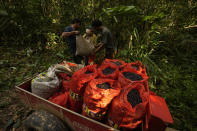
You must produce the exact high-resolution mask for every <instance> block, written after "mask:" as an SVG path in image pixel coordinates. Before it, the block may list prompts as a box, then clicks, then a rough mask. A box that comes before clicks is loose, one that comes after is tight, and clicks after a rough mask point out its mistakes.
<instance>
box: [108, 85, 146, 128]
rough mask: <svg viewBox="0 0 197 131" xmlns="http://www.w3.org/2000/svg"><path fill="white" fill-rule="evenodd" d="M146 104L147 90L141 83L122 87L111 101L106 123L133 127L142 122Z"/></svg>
mask: <svg viewBox="0 0 197 131" xmlns="http://www.w3.org/2000/svg"><path fill="white" fill-rule="evenodd" d="M147 104H148V92H147V91H146V90H145V88H144V85H143V84H142V83H137V82H136V83H134V84H132V85H128V86H127V88H124V89H123V90H122V91H121V93H120V95H119V96H117V97H116V98H115V99H114V100H113V101H112V105H111V108H110V110H109V113H108V124H109V125H110V126H112V127H114V128H120V127H121V128H126V129H134V128H136V127H137V126H138V125H139V124H140V123H142V121H143V119H144V117H145V113H146V108H147Z"/></svg>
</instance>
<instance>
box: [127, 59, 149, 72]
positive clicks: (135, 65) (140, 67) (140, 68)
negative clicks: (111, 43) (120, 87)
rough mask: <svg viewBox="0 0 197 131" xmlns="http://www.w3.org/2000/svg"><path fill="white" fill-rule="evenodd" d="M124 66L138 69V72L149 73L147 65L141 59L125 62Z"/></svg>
mask: <svg viewBox="0 0 197 131" xmlns="http://www.w3.org/2000/svg"><path fill="white" fill-rule="evenodd" d="M123 68H127V69H130V68H131V69H134V70H136V72H138V73H142V74H145V75H147V74H146V68H145V65H143V64H142V63H141V62H140V61H136V62H132V63H128V64H125V65H124V67H123Z"/></svg>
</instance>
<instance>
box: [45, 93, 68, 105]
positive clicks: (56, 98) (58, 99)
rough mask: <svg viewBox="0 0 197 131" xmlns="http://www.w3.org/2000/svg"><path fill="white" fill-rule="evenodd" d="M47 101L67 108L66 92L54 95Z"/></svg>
mask: <svg viewBox="0 0 197 131" xmlns="http://www.w3.org/2000/svg"><path fill="white" fill-rule="evenodd" d="M48 100H49V101H51V102H53V103H55V104H58V105H60V106H63V107H67V100H68V92H65V93H62V92H58V93H55V94H54V95H53V96H52V97H50V98H49V99H48Z"/></svg>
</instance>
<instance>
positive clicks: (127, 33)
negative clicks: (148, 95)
mask: <svg viewBox="0 0 197 131" xmlns="http://www.w3.org/2000/svg"><path fill="white" fill-rule="evenodd" d="M196 14H197V2H196V1H194V0H181V1H175V0H144V1H139V0H138V1H137V0H130V1H123V0H113V1H104V0H80V1H77V2H76V1H68V0H65V1H62V0H49V1H39V0H22V1H16V0H12V1H10V0H9V1H3V0H0V34H1V35H0V45H2V47H1V48H0V49H1V50H0V51H1V52H4V53H2V54H3V55H2V56H0V58H1V60H0V67H2V68H1V72H2V73H1V78H2V79H1V80H0V85H1V87H4V88H3V89H9V88H10V87H13V86H14V85H15V84H18V83H19V82H22V81H24V79H25V78H24V77H26V76H32V74H34V73H37V72H41V71H43V70H46V69H47V68H48V67H49V66H50V64H52V63H58V62H60V61H62V60H63V59H64V60H65V59H66V60H70V58H69V51H68V49H67V47H66V46H65V45H66V43H65V42H64V40H63V39H62V38H61V37H60V36H61V33H62V31H63V28H64V27H65V26H67V25H69V24H70V22H71V20H72V19H73V18H75V17H78V18H80V19H81V20H82V28H81V32H82V33H84V29H85V27H87V26H88V25H89V24H91V21H92V20H94V19H100V20H102V21H103V23H104V25H106V26H108V27H109V28H110V29H111V31H112V33H113V35H114V38H115V41H116V47H117V49H118V51H117V55H116V58H120V59H123V60H125V61H126V62H132V61H136V60H140V61H142V62H143V63H144V64H145V66H146V68H147V73H148V75H149V86H150V89H151V90H152V91H155V92H156V93H157V94H158V95H161V96H162V97H164V98H165V99H166V101H167V104H168V106H169V109H170V111H171V113H172V115H173V118H174V121H175V122H174V124H173V125H171V126H172V127H174V128H176V129H179V130H196V126H195V122H196V121H197V117H196V116H197V115H196V108H197V101H196V100H197V99H196V95H195V94H196V93H197V92H196V85H197V82H196V78H197V77H196V74H197V69H196V67H197V54H196V51H197V46H196V45H197V35H196V34H197V26H196V25H197V17H196ZM49 56H50V57H49ZM97 57H98V58H99V61H100V60H101V59H102V58H103V57H104V56H103V52H100V54H97ZM3 74H6V76H4V75H3Z"/></svg>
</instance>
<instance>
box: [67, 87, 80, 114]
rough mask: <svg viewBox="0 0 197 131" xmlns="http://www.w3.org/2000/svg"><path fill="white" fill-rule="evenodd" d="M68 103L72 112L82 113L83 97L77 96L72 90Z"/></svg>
mask: <svg viewBox="0 0 197 131" xmlns="http://www.w3.org/2000/svg"><path fill="white" fill-rule="evenodd" d="M68 103H69V108H70V109H71V110H73V111H75V112H78V113H81V108H82V104H83V97H82V95H79V94H76V93H74V92H73V91H72V90H70V91H69V96H68Z"/></svg>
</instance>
